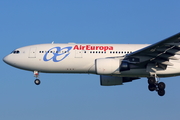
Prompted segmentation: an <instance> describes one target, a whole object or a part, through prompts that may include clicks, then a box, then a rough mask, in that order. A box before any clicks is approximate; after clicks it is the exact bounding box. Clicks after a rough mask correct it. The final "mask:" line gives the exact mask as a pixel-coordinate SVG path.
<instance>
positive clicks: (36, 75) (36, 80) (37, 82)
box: [34, 71, 41, 85]
mask: <svg viewBox="0 0 180 120" xmlns="http://www.w3.org/2000/svg"><path fill="white" fill-rule="evenodd" d="M34 77H36V79H35V80H34V83H35V84H36V85H40V83H41V81H40V80H39V79H38V77H39V72H38V71H34Z"/></svg>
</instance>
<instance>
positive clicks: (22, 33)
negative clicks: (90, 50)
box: [0, 0, 180, 120]
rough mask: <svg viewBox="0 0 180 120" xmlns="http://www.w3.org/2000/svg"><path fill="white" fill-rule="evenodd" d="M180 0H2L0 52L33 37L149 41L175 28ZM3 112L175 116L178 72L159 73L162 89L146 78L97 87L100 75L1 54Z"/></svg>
mask: <svg viewBox="0 0 180 120" xmlns="http://www.w3.org/2000/svg"><path fill="white" fill-rule="evenodd" d="M179 4H180V1H178V0H172V1H167V0H165V1H152V0H151V1H150V0H145V1H140V0H136V1H133V0H128V1H118V0H111V1H109V0H85V1H84V0H76V1H75V0H74V1H73V0H69V1H62V0H52V1H48V0H36V1H35V0H32V1H28V0H16V1H14V0H1V1H0V39H1V44H0V46H1V47H0V50H1V54H0V55H1V58H3V57H4V56H5V55H7V54H9V53H10V52H11V51H12V50H14V49H16V48H18V47H22V46H26V45H32V44H39V43H51V42H52V41H55V43H68V42H75V43H115V44H121V43H133V44H136V43H138V44H153V43H155V42H158V41H159V40H162V39H165V38H167V37H169V36H171V35H173V34H176V33H178V32H179V31H180V29H179V28H180V15H179V11H180V10H179ZM0 66H1V76H0V96H1V97H0V118H1V119H2V120H12V119H15V120H49V119H51V120H59V119H61V120H119V119H123V120H125V119H126V120H131V119H137V120H151V119H152V118H155V119H160V120H161V119H163V120H169V119H172V120H179V119H180V116H179V108H180V104H179V101H180V87H179V84H180V80H179V79H180V77H171V78H163V79H161V80H162V81H163V82H165V83H166V86H167V88H166V95H165V96H164V97H159V96H158V95H157V94H156V93H155V92H149V91H148V89H147V79H146V78H142V79H141V80H137V81H133V82H132V83H126V84H124V85H122V86H113V87H102V86H100V83H99V76H98V75H87V74H44V73H41V74H40V78H41V82H42V84H41V85H40V86H36V85H34V79H35V78H34V77H33V73H32V72H28V71H23V70H19V69H16V68H13V67H11V66H8V65H6V64H5V63H4V62H3V61H0Z"/></svg>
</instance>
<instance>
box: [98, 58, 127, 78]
mask: <svg viewBox="0 0 180 120" xmlns="http://www.w3.org/2000/svg"><path fill="white" fill-rule="evenodd" d="M95 70H96V74H99V75H109V74H113V73H115V72H118V73H119V72H122V71H127V70H130V65H129V63H128V62H126V61H122V59H115V58H100V59H96V60H95Z"/></svg>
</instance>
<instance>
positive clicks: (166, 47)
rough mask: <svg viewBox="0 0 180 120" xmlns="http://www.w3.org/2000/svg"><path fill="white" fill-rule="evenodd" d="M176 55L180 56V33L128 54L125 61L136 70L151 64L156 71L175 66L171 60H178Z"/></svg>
mask: <svg viewBox="0 0 180 120" xmlns="http://www.w3.org/2000/svg"><path fill="white" fill-rule="evenodd" d="M175 55H180V33H178V34H176V35H173V36H171V37H169V38H167V39H165V40H162V41H160V42H157V43H155V44H152V45H150V46H147V47H145V48H143V49H140V50H137V51H135V52H133V53H131V54H128V55H126V57H125V59H124V60H125V61H127V62H128V63H130V64H132V65H134V67H136V68H137V67H140V68H144V67H146V68H147V66H148V65H149V64H151V66H150V67H154V71H156V70H157V69H163V70H165V69H166V67H167V66H173V64H172V63H171V62H170V60H177V59H178V58H177V57H176V56H175Z"/></svg>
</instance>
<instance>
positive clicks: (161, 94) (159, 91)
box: [157, 90, 165, 96]
mask: <svg viewBox="0 0 180 120" xmlns="http://www.w3.org/2000/svg"><path fill="white" fill-rule="evenodd" d="M157 92H158V95H159V96H164V95H165V90H158V91H157Z"/></svg>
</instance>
